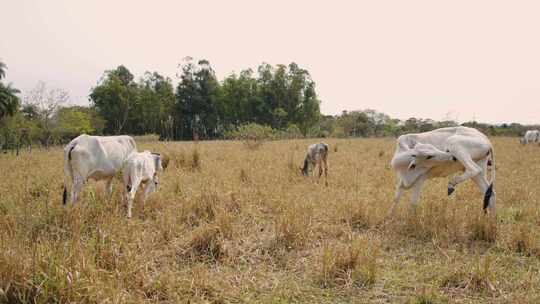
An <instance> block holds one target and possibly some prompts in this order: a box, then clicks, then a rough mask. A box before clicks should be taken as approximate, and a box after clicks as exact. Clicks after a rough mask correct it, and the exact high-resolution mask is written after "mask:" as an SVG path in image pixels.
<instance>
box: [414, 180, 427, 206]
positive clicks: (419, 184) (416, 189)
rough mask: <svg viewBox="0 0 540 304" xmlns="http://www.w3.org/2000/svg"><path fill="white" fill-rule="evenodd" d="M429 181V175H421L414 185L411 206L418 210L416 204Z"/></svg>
mask: <svg viewBox="0 0 540 304" xmlns="http://www.w3.org/2000/svg"><path fill="white" fill-rule="evenodd" d="M426 180H427V174H424V175H421V176H420V177H419V178H418V179H417V180H416V182H415V183H414V185H413V189H412V194H411V206H412V207H413V208H414V209H416V203H417V202H418V199H419V198H420V191H421V190H422V185H424V182H425V181H426Z"/></svg>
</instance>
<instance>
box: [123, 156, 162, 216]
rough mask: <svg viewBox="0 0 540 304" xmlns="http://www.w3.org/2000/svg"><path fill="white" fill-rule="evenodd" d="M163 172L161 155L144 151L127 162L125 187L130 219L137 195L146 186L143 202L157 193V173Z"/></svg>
mask: <svg viewBox="0 0 540 304" xmlns="http://www.w3.org/2000/svg"><path fill="white" fill-rule="evenodd" d="M161 171H163V166H162V164H161V155H160V154H158V153H152V152H150V151H144V152H141V153H133V154H131V156H130V157H129V158H128V160H127V164H126V167H125V168H124V186H125V189H126V200H127V202H128V218H131V208H132V206H133V200H134V199H135V193H136V192H137V189H138V188H139V186H140V185H141V183H142V184H143V185H144V197H143V202H144V201H145V200H146V198H147V197H148V195H150V194H151V193H152V192H154V191H156V188H157V185H158V182H159V180H158V176H157V173H158V172H161Z"/></svg>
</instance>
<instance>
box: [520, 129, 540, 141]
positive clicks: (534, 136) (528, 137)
mask: <svg viewBox="0 0 540 304" xmlns="http://www.w3.org/2000/svg"><path fill="white" fill-rule="evenodd" d="M520 142H521V144H523V145H526V144H528V143H537V142H540V131H538V130H528V131H527V132H525V135H524V136H523V138H521V140H520Z"/></svg>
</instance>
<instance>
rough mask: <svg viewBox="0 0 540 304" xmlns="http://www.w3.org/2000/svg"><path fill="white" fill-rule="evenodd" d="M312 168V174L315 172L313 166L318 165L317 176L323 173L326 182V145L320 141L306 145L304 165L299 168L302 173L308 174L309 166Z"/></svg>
mask: <svg viewBox="0 0 540 304" xmlns="http://www.w3.org/2000/svg"><path fill="white" fill-rule="evenodd" d="M310 165H311V167H312V168H313V169H312V170H313V174H315V167H316V166H318V167H319V177H321V175H322V174H323V171H324V176H325V178H326V179H327V181H326V183H328V145H327V144H325V143H323V142H321V143H318V144H313V145H310V146H309V147H308V150H307V154H306V158H305V159H304V166H303V167H302V168H300V171H301V172H302V174H303V175H305V176H307V175H309V166H310Z"/></svg>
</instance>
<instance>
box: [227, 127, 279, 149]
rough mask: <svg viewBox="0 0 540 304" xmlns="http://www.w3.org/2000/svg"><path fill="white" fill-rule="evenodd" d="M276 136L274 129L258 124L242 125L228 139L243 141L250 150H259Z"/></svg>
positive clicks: (229, 134)
mask: <svg viewBox="0 0 540 304" xmlns="http://www.w3.org/2000/svg"><path fill="white" fill-rule="evenodd" d="M275 136H276V132H275V130H274V129H272V127H270V126H266V125H260V124H256V123H249V124H245V125H241V126H240V127H238V129H237V130H235V131H232V132H229V133H228V134H227V138H230V139H235V140H241V141H242V142H243V143H244V144H245V145H246V146H247V147H249V148H258V147H260V146H261V145H262V144H263V143H264V142H265V141H267V140H272V139H274V138H275Z"/></svg>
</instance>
